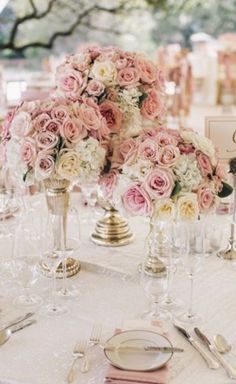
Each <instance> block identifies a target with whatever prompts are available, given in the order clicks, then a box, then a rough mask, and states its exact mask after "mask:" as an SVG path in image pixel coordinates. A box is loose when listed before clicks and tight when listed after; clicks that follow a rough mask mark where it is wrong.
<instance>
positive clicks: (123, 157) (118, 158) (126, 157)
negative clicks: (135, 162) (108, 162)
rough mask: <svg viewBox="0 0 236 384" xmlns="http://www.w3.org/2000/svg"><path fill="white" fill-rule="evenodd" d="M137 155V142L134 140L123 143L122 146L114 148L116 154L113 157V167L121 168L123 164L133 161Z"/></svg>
mask: <svg viewBox="0 0 236 384" xmlns="http://www.w3.org/2000/svg"><path fill="white" fill-rule="evenodd" d="M136 153H137V146H136V141H135V140H134V139H132V138H130V139H127V140H125V141H123V143H122V144H120V145H115V146H114V153H113V156H112V165H113V166H115V167H116V166H119V165H122V164H123V163H127V162H129V161H132V159H133V158H134V157H135V155H136Z"/></svg>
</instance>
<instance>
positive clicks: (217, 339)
mask: <svg viewBox="0 0 236 384" xmlns="http://www.w3.org/2000/svg"><path fill="white" fill-rule="evenodd" d="M214 344H215V347H216V349H217V351H218V352H220V353H222V354H224V353H228V352H231V354H232V355H234V356H235V357H236V353H234V352H233V351H232V345H231V344H230V343H229V342H228V341H227V340H226V338H225V337H224V336H222V335H216V336H214Z"/></svg>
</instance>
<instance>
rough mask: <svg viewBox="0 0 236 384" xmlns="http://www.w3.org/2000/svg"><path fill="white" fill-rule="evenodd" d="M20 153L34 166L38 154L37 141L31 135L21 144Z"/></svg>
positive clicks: (26, 161)
mask: <svg viewBox="0 0 236 384" xmlns="http://www.w3.org/2000/svg"><path fill="white" fill-rule="evenodd" d="M20 153H21V160H22V161H24V162H25V163H26V164H28V165H29V166H30V167H32V166H33V165H34V163H35V160H36V156H37V150H36V145H35V141H34V140H33V139H31V138H30V137H28V138H26V139H25V140H24V142H23V144H22V146H21V149H20Z"/></svg>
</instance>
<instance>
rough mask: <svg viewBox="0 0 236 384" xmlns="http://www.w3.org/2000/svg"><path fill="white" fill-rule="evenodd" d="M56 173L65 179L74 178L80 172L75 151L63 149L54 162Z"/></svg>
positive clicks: (78, 160)
mask: <svg viewBox="0 0 236 384" xmlns="http://www.w3.org/2000/svg"><path fill="white" fill-rule="evenodd" d="M56 170H57V174H58V175H59V176H60V177H62V178H63V179H66V180H71V181H72V180H76V179H78V178H79V173H80V159H79V156H78V153H77V152H76V151H73V150H70V149H63V150H62V151H61V152H60V155H59V159H58V161H57V164H56Z"/></svg>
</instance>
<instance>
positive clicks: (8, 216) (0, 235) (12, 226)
mask: <svg viewBox="0 0 236 384" xmlns="http://www.w3.org/2000/svg"><path fill="white" fill-rule="evenodd" d="M21 216H22V196H21V192H20V190H19V189H18V188H17V187H6V186H5V187H2V188H0V239H1V241H3V243H4V242H5V241H6V242H8V240H11V250H10V252H8V257H6V254H5V252H4V254H2V257H1V268H0V269H1V273H2V275H3V277H5V278H11V277H13V276H14V270H15V267H14V260H13V254H14V248H15V234H16V229H17V228H18V226H19V224H20V221H21Z"/></svg>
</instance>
